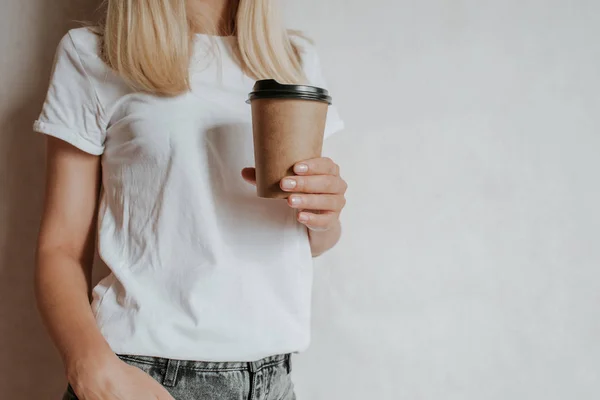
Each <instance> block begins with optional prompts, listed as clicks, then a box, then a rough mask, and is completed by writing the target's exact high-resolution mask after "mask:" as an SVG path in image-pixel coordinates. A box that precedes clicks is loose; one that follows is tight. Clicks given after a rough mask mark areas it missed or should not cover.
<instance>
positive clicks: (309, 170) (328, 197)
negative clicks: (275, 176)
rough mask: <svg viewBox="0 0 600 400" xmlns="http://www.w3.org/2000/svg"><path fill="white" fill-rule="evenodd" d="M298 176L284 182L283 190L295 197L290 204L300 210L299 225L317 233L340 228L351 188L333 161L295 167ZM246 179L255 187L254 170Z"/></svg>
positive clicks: (247, 171)
mask: <svg viewBox="0 0 600 400" xmlns="http://www.w3.org/2000/svg"><path fill="white" fill-rule="evenodd" d="M294 172H295V173H296V175H294V176H287V177H285V178H283V179H282V180H281V182H280V186H281V189H282V190H283V191H285V192H290V193H291V195H290V197H289V198H288V199H287V202H288V204H289V206H290V207H292V208H295V209H298V210H299V213H298V221H299V222H300V223H302V224H304V225H306V226H307V227H308V228H309V229H311V230H313V231H327V230H329V229H332V228H334V227H337V226H338V225H339V218H340V213H341V212H342V209H343V208H344V206H345V205H346V198H345V194H346V189H347V188H348V185H347V184H346V181H344V180H343V179H342V178H341V176H340V167H339V166H338V165H337V164H336V163H335V162H333V160H331V159H330V158H313V159H311V160H306V161H301V162H299V163H297V164H296V165H294ZM242 176H243V177H244V179H246V180H247V181H248V182H250V183H255V170H254V168H245V169H244V170H243V171H242Z"/></svg>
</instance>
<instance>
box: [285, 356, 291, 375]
mask: <svg viewBox="0 0 600 400" xmlns="http://www.w3.org/2000/svg"><path fill="white" fill-rule="evenodd" d="M285 366H286V368H287V373H288V374H291V373H292V355H291V354H286V356H285Z"/></svg>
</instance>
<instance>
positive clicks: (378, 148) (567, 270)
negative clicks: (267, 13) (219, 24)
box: [287, 0, 600, 400]
mask: <svg viewBox="0 0 600 400" xmlns="http://www.w3.org/2000/svg"><path fill="white" fill-rule="evenodd" d="M287 3H288V5H289V8H288V14H287V15H288V18H289V19H290V21H291V22H292V25H293V26H298V27H300V28H303V29H306V30H307V31H308V32H310V33H311V34H312V36H313V37H314V38H315V39H316V40H317V43H318V45H319V46H320V48H321V53H322V54H321V58H322V59H323V64H324V66H325V69H326V73H327V75H328V77H329V80H330V84H331V88H332V91H333V95H334V97H335V101H336V102H337V103H338V105H339V107H340V110H341V112H342V113H343V115H344V116H345V119H346V122H347V125H348V129H347V132H346V133H345V134H342V135H340V136H338V137H335V138H332V139H331V142H330V143H329V148H330V152H331V153H332V154H333V155H334V157H335V158H336V159H337V160H338V161H339V162H340V163H341V164H342V170H343V172H344V175H345V177H346V178H347V180H348V181H349V183H350V191H349V194H348V198H349V203H348V209H347V211H346V213H345V215H344V219H345V228H346V233H345V237H344V239H343V243H342V244H341V246H340V247H339V248H337V249H336V250H334V251H333V252H332V253H331V254H329V255H328V256H326V257H325V258H324V259H323V260H322V261H320V262H319V263H318V265H317V269H318V271H317V279H316V294H315V300H314V315H315V317H314V328H313V331H314V339H313V346H312V348H311V349H310V351H309V352H308V353H306V354H304V355H302V356H300V357H297V361H296V363H295V366H296V373H295V374H296V380H297V386H298V392H299V394H300V396H299V397H300V399H311V400H330V399H344V400H364V399H378V400H417V399H419V400H454V399H456V400H481V399H485V400H496V399H497V400H506V399H512V400H538V399H539V400H592V399H598V398H600V310H599V309H600V211H599V207H600V178H599V174H600V47H598V38H599V37H600V2H598V1H592V0H589V1H585V0H560V1H559V0H551V1H548V0H547V1H541V0H538V1H535V0H520V1H517V0H502V1H500V0H496V1H482V0H460V1H459V0H446V1H443V0H435V1H434V0H428V1H419V0H410V1H409V0H371V1H360V0H328V1H323V0H303V1H288V2H287Z"/></svg>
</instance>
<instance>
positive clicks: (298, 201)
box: [290, 196, 302, 206]
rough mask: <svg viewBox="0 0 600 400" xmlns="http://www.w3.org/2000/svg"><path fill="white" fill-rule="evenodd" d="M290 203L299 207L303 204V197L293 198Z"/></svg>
mask: <svg viewBox="0 0 600 400" xmlns="http://www.w3.org/2000/svg"><path fill="white" fill-rule="evenodd" d="M290 203H292V205H293V206H299V205H300V204H301V203H302V197H300V196H291V197H290Z"/></svg>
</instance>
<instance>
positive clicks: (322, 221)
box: [298, 211, 337, 231]
mask: <svg viewBox="0 0 600 400" xmlns="http://www.w3.org/2000/svg"><path fill="white" fill-rule="evenodd" d="M336 219H337V213H335V212H331V211H324V212H322V213H320V214H315V213H311V212H307V211H302V212H299V213H298V222H300V223H301V224H304V225H306V227H307V228H309V229H311V230H313V231H326V230H328V229H330V228H331V227H332V226H333V225H334V223H335V221H336Z"/></svg>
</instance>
